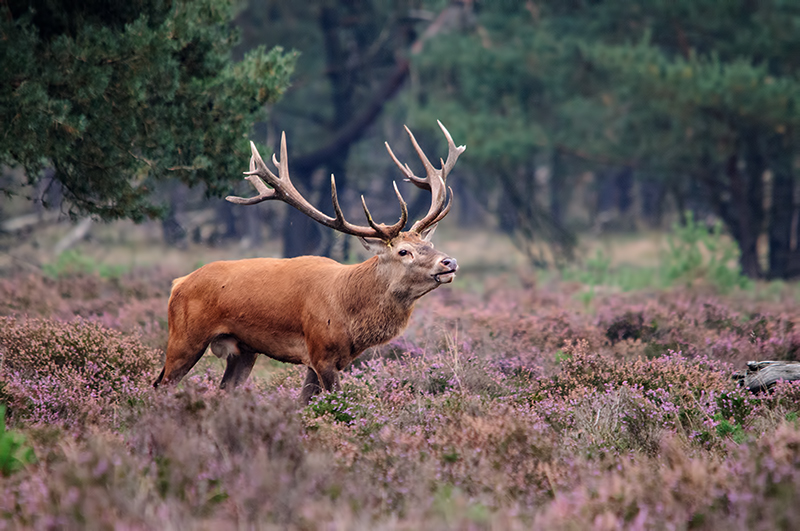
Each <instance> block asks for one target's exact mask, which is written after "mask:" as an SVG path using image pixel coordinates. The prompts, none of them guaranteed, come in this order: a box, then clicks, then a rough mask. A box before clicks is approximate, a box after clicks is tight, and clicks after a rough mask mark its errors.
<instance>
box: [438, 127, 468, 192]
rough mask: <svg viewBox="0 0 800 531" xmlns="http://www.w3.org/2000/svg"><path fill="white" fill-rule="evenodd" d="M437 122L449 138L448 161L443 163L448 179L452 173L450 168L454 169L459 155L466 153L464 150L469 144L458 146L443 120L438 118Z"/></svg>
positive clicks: (445, 176)
mask: <svg viewBox="0 0 800 531" xmlns="http://www.w3.org/2000/svg"><path fill="white" fill-rule="evenodd" d="M436 123H437V124H439V129H441V130H442V133H444V136H445V138H446V139H447V162H446V163H445V164H443V165H442V169H443V170H444V179H445V180H447V175H448V174H449V173H450V170H452V169H453V166H455V165H456V161H457V160H458V157H459V155H461V154H462V153H464V150H466V149H467V146H458V147H456V143H455V142H453V137H452V136H450V131H448V130H447V128H446V127H445V126H444V124H442V122H440V121H439V120H436ZM451 159H452V161H451Z"/></svg>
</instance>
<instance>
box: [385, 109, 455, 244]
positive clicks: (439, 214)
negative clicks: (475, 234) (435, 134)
mask: <svg viewBox="0 0 800 531" xmlns="http://www.w3.org/2000/svg"><path fill="white" fill-rule="evenodd" d="M436 123H438V124H439V128H440V129H441V130H442V133H444V136H445V138H446V139H447V161H446V162H445V161H444V160H442V159H439V162H440V164H441V167H440V168H439V169H437V168H435V167H434V166H433V164H431V162H430V160H428V157H427V156H426V155H425V152H424V151H423V150H422V148H421V147H420V146H419V143H418V142H417V139H416V138H415V137H414V134H413V133H412V132H411V130H410V129H409V128H408V127H405V130H406V132H407V133H408V137H409V139H410V140H411V144H412V145H413V146H414V151H416V152H417V156H418V157H419V160H420V161H421V162H422V165H423V166H424V167H425V174H426V175H425V177H424V178H423V177H417V176H416V175H414V172H412V171H411V168H410V167H409V166H408V164H402V163H401V162H400V161H399V160H398V159H397V157H396V156H395V154H394V152H393V151H392V148H391V147H390V146H389V143H388V142H387V143H386V150H387V151H388V152H389V155H390V156H391V157H392V160H393V161H394V163H395V164H396V165H397V167H398V168H400V170H401V171H402V172H403V174H405V176H406V180H408V181H411V183H413V184H414V185H416V186H417V187H419V188H422V189H424V190H428V191H429V192H431V207H430V209H429V210H428V213H427V214H426V215H425V217H424V218H422V219H421V220H419V221H417V222H416V223H414V225H413V226H412V227H411V232H417V233H419V232H422V231H423V230H425V229H426V228H428V227H430V226H432V225H435V224H436V223H438V222H439V221H440V220H441V219H442V218H444V216H446V215H447V213H448V212H449V211H450V203H451V200H452V196H453V191H452V189H448V188H447V187H446V182H447V175H448V174H449V173H450V170H452V169H453V167H454V166H455V164H456V161H457V160H458V157H459V155H461V153H463V152H464V150H465V149H466V147H465V146H456V145H455V142H453V137H452V136H451V135H450V132H449V131H448V130H447V128H446V127H445V126H444V125H442V122H440V121H438V120H437V121H436ZM448 190H449V191H450V195H449V197H448Z"/></svg>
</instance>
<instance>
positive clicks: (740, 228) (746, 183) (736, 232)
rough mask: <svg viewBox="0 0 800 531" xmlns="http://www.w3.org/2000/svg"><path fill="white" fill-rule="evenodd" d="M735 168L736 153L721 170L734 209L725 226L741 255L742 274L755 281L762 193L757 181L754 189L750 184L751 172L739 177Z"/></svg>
mask: <svg viewBox="0 0 800 531" xmlns="http://www.w3.org/2000/svg"><path fill="white" fill-rule="evenodd" d="M738 165H739V158H738V156H737V154H734V155H731V156H730V157H729V158H728V161H727V163H726V168H725V169H726V173H727V175H728V179H729V182H730V193H731V199H732V203H733V206H734V210H735V215H733V216H732V219H731V221H732V223H731V224H729V226H730V228H731V231H732V233H733V236H734V238H735V239H736V241H737V242H738V243H739V250H740V253H741V254H740V259H739V261H740V263H741V266H742V272H743V273H744V274H745V275H747V276H748V277H750V278H759V277H761V265H760V264H759V262H758V235H759V233H760V232H761V223H760V222H761V219H760V218H761V216H760V215H759V214H760V210H762V208H761V204H762V203H761V199H762V197H763V191H762V189H761V186H760V184H761V183H760V182H759V183H758V186H755V183H753V182H752V181H753V179H752V173H751V171H748V175H747V176H743V175H742V172H741V171H740V170H739V167H738ZM747 177H751V178H747ZM759 180H760V179H759ZM759 192H761V193H759ZM753 196H755V197H753Z"/></svg>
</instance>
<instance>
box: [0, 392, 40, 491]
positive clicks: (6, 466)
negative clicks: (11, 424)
mask: <svg viewBox="0 0 800 531" xmlns="http://www.w3.org/2000/svg"><path fill="white" fill-rule="evenodd" d="M34 462H36V455H35V454H34V453H33V448H31V447H30V446H28V445H27V444H26V441H25V436H24V435H22V434H21V433H16V432H14V431H8V430H6V405H5V404H3V403H0V474H2V475H3V476H10V475H11V474H13V473H14V472H16V471H18V470H20V469H22V468H23V467H24V466H25V465H27V464H30V463H34Z"/></svg>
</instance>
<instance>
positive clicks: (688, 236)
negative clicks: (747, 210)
mask: <svg viewBox="0 0 800 531" xmlns="http://www.w3.org/2000/svg"><path fill="white" fill-rule="evenodd" d="M685 217H686V223H685V225H681V224H679V223H675V224H674V225H673V227H672V232H671V233H669V234H668V236H667V247H666V249H664V250H663V252H662V254H661V260H660V262H659V265H658V267H655V268H653V267H643V266H630V265H622V266H619V267H615V268H614V267H611V258H610V257H609V256H608V255H607V254H606V253H605V252H603V251H602V250H598V251H597V252H596V254H595V256H594V257H593V258H589V259H588V260H586V262H585V264H584V265H583V266H571V267H567V268H564V269H562V271H561V275H562V278H563V279H564V280H567V281H575V282H580V283H582V284H585V285H587V286H588V289H586V290H583V291H581V292H579V293H578V294H577V297H578V298H580V300H581V301H582V302H584V304H590V303H591V302H592V300H593V299H594V297H595V290H596V287H597V286H614V287H617V288H620V289H621V290H622V291H635V290H640V289H646V288H669V287H673V286H677V285H684V286H687V287H691V286H693V285H695V284H697V283H706V284H708V285H710V286H712V287H713V288H714V289H715V290H716V291H718V292H719V293H729V292H730V291H732V290H733V289H737V288H738V289H748V288H751V287H752V286H753V285H754V284H753V281H752V280H750V279H749V278H747V277H746V276H745V275H743V274H742V269H741V266H740V265H739V262H738V258H739V248H738V246H737V244H736V242H735V241H734V240H732V239H730V238H728V237H726V236H725V235H724V234H723V232H722V224H721V223H720V222H717V223H716V224H715V225H714V227H713V228H712V229H711V230H709V229H708V228H707V227H706V225H705V224H703V223H700V222H698V221H696V220H695V219H694V216H693V214H692V212H686V215H685Z"/></svg>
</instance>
